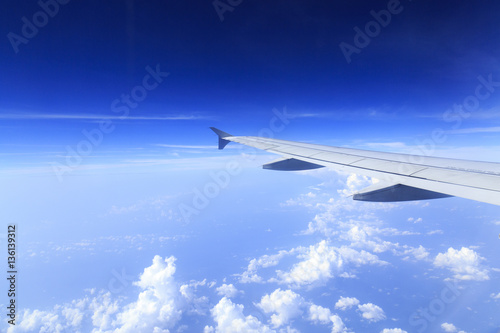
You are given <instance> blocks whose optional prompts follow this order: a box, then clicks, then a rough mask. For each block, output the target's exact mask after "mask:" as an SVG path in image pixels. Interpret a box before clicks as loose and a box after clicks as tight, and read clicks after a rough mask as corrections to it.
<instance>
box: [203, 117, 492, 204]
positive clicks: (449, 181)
mask: <svg viewBox="0 0 500 333" xmlns="http://www.w3.org/2000/svg"><path fill="white" fill-rule="evenodd" d="M211 129H212V130H213V131H214V132H215V133H216V134H217V135H218V137H219V149H223V148H224V147H225V146H226V145H227V144H228V143H229V142H237V143H241V144H244V145H247V146H251V147H254V148H257V149H262V150H266V151H269V152H272V153H275V154H279V155H281V156H282V158H281V159H279V160H277V161H274V162H271V163H268V164H265V165H264V166H263V167H264V168H265V169H270V170H285V171H293V170H309V169H316V168H320V167H330V168H333V169H336V170H338V171H346V172H352V173H357V174H361V175H366V176H370V177H374V178H377V179H379V180H380V183H377V184H375V185H374V186H373V187H369V188H366V189H364V190H362V191H360V192H358V193H357V194H355V195H354V197H353V199H354V200H362V201H379V202H380V201H385V202H387V201H410V200H423V199H435V198H444V197H450V196H457V197H462V198H467V199H472V200H477V201H481V202H486V203H490V204H494V205H500V164H499V163H490V162H478V161H468V160H458V159H450V158H439V157H428V156H418V155H407V154H396V153H385V152H375V151H369V150H362V149H352V148H341V147H331V146H324V145H317V144H308V143H301V142H295V141H286V140H278V139H268V138H263V137H256V136H232V135H231V134H228V133H226V132H223V131H221V130H219V129H217V128H214V127H211Z"/></svg>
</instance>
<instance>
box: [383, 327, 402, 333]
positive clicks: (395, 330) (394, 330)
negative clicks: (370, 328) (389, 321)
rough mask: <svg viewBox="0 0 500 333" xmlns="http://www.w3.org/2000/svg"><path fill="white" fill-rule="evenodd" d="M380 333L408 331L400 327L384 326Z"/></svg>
mask: <svg viewBox="0 0 500 333" xmlns="http://www.w3.org/2000/svg"><path fill="white" fill-rule="evenodd" d="M380 333H408V332H406V331H403V330H402V329H400V328H384V329H383V330H382V331H381V332H380Z"/></svg>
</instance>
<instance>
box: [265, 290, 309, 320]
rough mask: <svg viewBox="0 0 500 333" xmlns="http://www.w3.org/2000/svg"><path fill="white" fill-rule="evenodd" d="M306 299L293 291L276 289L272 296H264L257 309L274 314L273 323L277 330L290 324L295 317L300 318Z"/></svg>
mask: <svg viewBox="0 0 500 333" xmlns="http://www.w3.org/2000/svg"><path fill="white" fill-rule="evenodd" d="M304 303H305V301H304V299H303V298H302V297H301V296H300V295H299V294H297V293H294V292H293V291H291V290H281V289H276V290H275V291H273V293H272V294H270V295H264V296H263V297H262V299H261V300H260V303H258V304H256V305H257V307H259V308H260V309H262V311H264V312H265V313H274V314H273V315H272V316H271V323H272V325H273V326H274V327H275V328H278V327H280V326H282V325H284V324H288V323H289V322H290V320H291V319H292V318H294V317H297V316H300V315H301V314H302V310H301V309H300V308H301V307H302V306H303V305H304Z"/></svg>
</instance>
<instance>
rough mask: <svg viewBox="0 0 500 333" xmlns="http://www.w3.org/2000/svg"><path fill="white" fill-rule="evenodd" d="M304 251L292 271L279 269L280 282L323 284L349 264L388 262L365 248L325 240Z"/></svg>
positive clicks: (297, 285) (302, 284) (298, 285)
mask: <svg viewBox="0 0 500 333" xmlns="http://www.w3.org/2000/svg"><path fill="white" fill-rule="evenodd" d="M303 252H305V253H303V254H301V255H300V256H299V258H301V259H303V260H302V261H300V262H298V263H296V264H295V265H294V266H293V267H292V269H291V270H290V271H288V272H283V271H280V270H278V271H277V275H278V282H280V283H283V284H288V285H290V286H296V287H300V286H304V285H312V284H322V283H324V282H326V281H327V280H328V279H330V278H332V277H334V276H336V275H340V274H342V273H344V272H345V270H346V269H348V266H349V265H351V266H360V265H367V264H372V265H373V264H378V265H384V264H386V262H384V261H382V260H380V259H379V258H378V257H377V256H376V255H374V254H371V253H369V252H366V251H364V250H363V251H357V250H354V249H352V248H348V247H340V248H337V247H333V246H329V245H328V243H327V242H326V241H325V240H323V241H321V242H319V243H318V244H316V245H311V246H310V247H309V248H308V249H307V250H305V251H303Z"/></svg>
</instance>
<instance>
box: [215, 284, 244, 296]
mask: <svg viewBox="0 0 500 333" xmlns="http://www.w3.org/2000/svg"><path fill="white" fill-rule="evenodd" d="M216 290H217V294H219V295H220V296H226V297H228V298H231V297H235V296H236V295H238V294H239V293H243V292H242V291H239V290H238V289H236V287H235V286H233V285H232V284H225V283H224V284H223V285H222V286H220V287H219V288H217V289H216Z"/></svg>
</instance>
